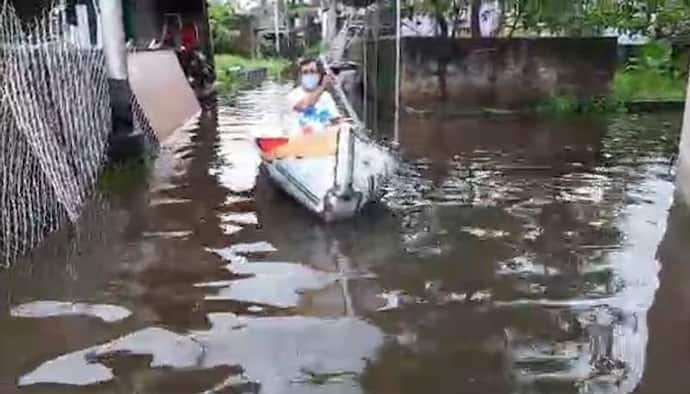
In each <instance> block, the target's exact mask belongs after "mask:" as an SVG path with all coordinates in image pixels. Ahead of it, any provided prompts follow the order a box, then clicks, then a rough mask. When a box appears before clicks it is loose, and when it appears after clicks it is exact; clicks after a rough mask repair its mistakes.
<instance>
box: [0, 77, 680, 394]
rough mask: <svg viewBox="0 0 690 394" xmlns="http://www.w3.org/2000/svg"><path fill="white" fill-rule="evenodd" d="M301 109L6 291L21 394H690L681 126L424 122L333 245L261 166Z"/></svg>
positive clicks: (3, 276) (28, 266) (6, 353)
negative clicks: (262, 140) (270, 138)
mask: <svg viewBox="0 0 690 394" xmlns="http://www.w3.org/2000/svg"><path fill="white" fill-rule="evenodd" d="M286 92H287V87H285V86H281V85H276V84H272V83H267V84H265V85H263V86H262V87H261V88H258V89H256V90H253V91H248V92H244V93H242V94H239V95H238V96H236V97H234V98H233V100H232V102H231V103H221V104H219V106H218V108H217V110H215V111H209V112H208V113H207V114H206V115H205V117H204V118H203V119H202V122H201V126H200V128H199V129H198V130H196V131H194V132H192V133H190V134H189V135H188V136H185V135H181V136H180V138H179V139H177V140H174V141H171V142H169V143H168V144H167V145H166V147H165V149H164V152H163V154H162V158H161V160H159V162H158V164H157V168H156V170H155V175H154V179H153V182H152V183H151V184H150V185H147V186H146V187H145V188H143V189H142V190H133V191H129V192H127V193H124V194H115V195H113V194H108V195H103V196H101V197H100V198H97V199H95V202H94V204H93V205H94V209H93V212H91V211H87V213H86V214H85V215H84V218H83V220H82V223H81V224H80V225H79V226H78V227H77V228H75V229H72V230H71V231H70V232H66V233H64V234H57V235H56V236H55V239H54V240H53V241H52V242H49V243H48V244H46V245H45V247H44V248H42V249H41V250H38V251H37V252H36V253H35V254H34V255H33V256H32V257H31V258H30V259H29V260H30V261H25V262H22V263H20V264H18V265H17V266H16V267H15V268H14V269H12V270H10V271H6V272H2V273H0V289H1V290H0V291H1V292H2V298H0V312H2V313H1V314H0V327H2V330H3V335H2V336H0V348H1V349H3V351H2V352H0V366H1V368H0V388H1V389H0V392H3V393H5V392H8V393H13V392H19V393H21V392H28V393H55V392H58V393H59V392H64V393H122V392H127V393H130V392H147V393H168V392H185V393H186V392H189V393H204V392H208V393H225V392H231V393H236V392H242V393H244V392H247V393H253V392H265V393H358V392H362V393H376V394H387V393H428V392H434V393H446V392H447V393H451V392H453V393H455V392H458V391H462V392H463V393H515V392H525V393H614V392H615V393H618V392H633V391H635V392H644V393H647V392H649V393H653V392H673V390H677V392H683V389H684V388H685V387H686V385H684V383H686V382H685V380H686V378H685V377H684V374H683V373H682V372H681V370H680V369H678V368H674V366H677V365H684V363H687V362H688V361H690V360H689V357H688V355H687V354H685V353H683V352H682V351H677V349H682V348H684V344H685V341H686V340H685V337H686V336H684V335H678V332H682V331H687V329H688V328H689V327H688V322H687V319H686V318H685V317H684V316H685V315H687V314H686V313H683V310H684V309H683V308H685V307H686V305H685V304H686V301H685V298H688V297H685V293H686V291H685V290H684V289H685V288H686V287H687V286H685V283H686V282H687V280H688V279H689V278H688V274H689V273H686V272H685V271H686V270H684V268H683V258H684V256H685V255H686V253H685V252H686V250H685V249H686V247H685V245H686V244H687V242H684V240H685V239H686V238H687V235H688V232H687V224H688V223H690V222H688V220H687V219H688V214H687V210H686V209H685V208H684V207H682V206H679V205H674V207H673V208H672V209H671V210H670V214H669V207H670V204H671V200H672V197H673V183H672V182H673V173H672V171H671V169H672V164H671V163H670V159H669V157H670V156H671V155H670V152H673V150H674V149H675V148H674V147H675V144H676V138H677V130H678V129H679V123H680V117H679V115H678V114H657V115H648V116H639V117H634V116H630V115H625V116H616V117H612V118H608V119H577V120H570V121H567V122H566V121H547V120H543V119H542V120H540V119H529V118H510V119H508V118H506V119H489V118H471V119H468V118H465V119H447V118H445V119H442V120H439V119H434V118H415V117H406V118H404V119H403V123H402V126H401V147H402V153H401V154H402V157H403V161H404V162H403V163H402V168H401V171H400V173H399V174H398V175H397V176H396V177H395V178H394V179H393V180H392V182H391V185H390V186H389V188H388V192H387V194H386V197H385V198H384V200H383V201H382V202H381V203H380V204H378V205H375V206H372V207H371V208H370V209H369V211H368V212H366V214H365V215H363V216H361V217H359V218H357V219H355V220H353V221H351V222H346V223H340V224H336V225H328V226H327V225H323V224H321V223H319V222H317V221H316V220H315V219H314V218H313V217H311V216H309V215H308V214H306V212H305V211H304V210H303V209H302V208H301V207H300V206H298V205H297V204H296V203H294V202H293V201H291V200H289V199H287V198H286V197H285V196H284V195H283V193H282V192H280V191H279V190H277V189H276V188H275V187H274V186H273V185H272V184H271V183H270V181H269V180H268V179H267V178H266V176H265V175H264V174H262V173H261V172H260V171H259V168H258V164H259V160H258V157H257V154H256V152H255V150H254V148H253V142H252V138H251V134H252V132H255V131H257V130H260V129H261V128H265V127H273V125H275V122H276V121H278V120H279V117H280V115H279V112H280V108H281V106H280V102H279V101H278V100H276V98H278V97H280V96H281V95H284V94H285V93H286ZM382 127H383V129H382V130H381V133H383V134H386V133H388V131H387V130H385V127H387V126H386V125H385V124H382ZM650 308H651V309H650Z"/></svg>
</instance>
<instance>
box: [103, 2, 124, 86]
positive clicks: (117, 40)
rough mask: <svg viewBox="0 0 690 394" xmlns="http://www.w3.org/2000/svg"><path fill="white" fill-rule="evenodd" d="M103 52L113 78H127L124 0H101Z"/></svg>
mask: <svg viewBox="0 0 690 394" xmlns="http://www.w3.org/2000/svg"><path fill="white" fill-rule="evenodd" d="M98 4H99V6H100V9H101V29H102V34H103V52H104V53H105V59H106V62H107V65H108V76H109V77H110V78H112V79H119V80H126V79H127V47H126V46H125V25H124V21H123V18H122V0H99V1H98Z"/></svg>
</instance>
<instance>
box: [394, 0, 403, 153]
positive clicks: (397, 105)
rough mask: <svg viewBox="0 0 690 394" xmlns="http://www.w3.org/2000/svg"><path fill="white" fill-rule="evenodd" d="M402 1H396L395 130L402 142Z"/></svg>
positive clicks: (397, 140)
mask: <svg viewBox="0 0 690 394" xmlns="http://www.w3.org/2000/svg"><path fill="white" fill-rule="evenodd" d="M400 1H401V0H396V1H395V125H394V127H395V130H394V137H395V139H394V142H395V144H396V145H398V144H399V143H400V66H401V64H400V61H401V59H400Z"/></svg>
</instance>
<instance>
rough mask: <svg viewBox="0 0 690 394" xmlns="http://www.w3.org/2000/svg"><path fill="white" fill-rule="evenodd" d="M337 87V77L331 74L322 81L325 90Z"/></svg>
mask: <svg viewBox="0 0 690 394" xmlns="http://www.w3.org/2000/svg"><path fill="white" fill-rule="evenodd" d="M333 85H335V77H334V76H333V75H331V74H326V75H324V76H323V80H322V81H321V86H322V87H323V88H324V89H328V88H331V87H333Z"/></svg>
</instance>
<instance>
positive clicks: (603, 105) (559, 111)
mask: <svg viewBox="0 0 690 394" xmlns="http://www.w3.org/2000/svg"><path fill="white" fill-rule="evenodd" d="M625 111H626V108H625V103H624V102H623V101H621V100H619V99H617V98H616V97H593V98H588V99H579V98H577V97H573V96H554V97H550V98H548V99H546V100H544V101H543V102H541V103H540V104H538V105H537V107H536V112H537V113H540V114H546V115H549V114H551V115H566V114H597V113H598V114H603V113H613V112H625Z"/></svg>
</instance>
